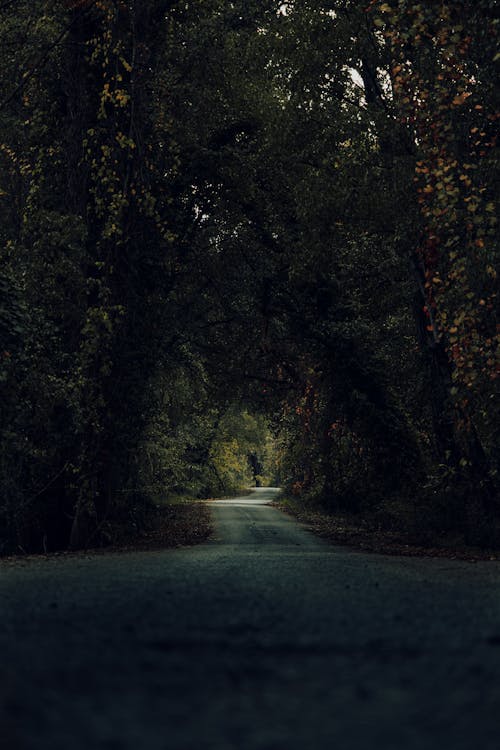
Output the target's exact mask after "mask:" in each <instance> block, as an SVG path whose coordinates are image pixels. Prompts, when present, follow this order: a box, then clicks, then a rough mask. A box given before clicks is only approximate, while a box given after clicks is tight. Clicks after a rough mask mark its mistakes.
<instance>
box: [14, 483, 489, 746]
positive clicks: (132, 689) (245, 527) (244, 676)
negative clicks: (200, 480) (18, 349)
mask: <svg viewBox="0 0 500 750" xmlns="http://www.w3.org/2000/svg"><path fill="white" fill-rule="evenodd" d="M276 493H277V490H272V489H261V490H257V491H256V492H254V493H252V494H251V495H249V496H248V497H244V498H235V499H233V500H221V501H216V502H213V503H211V504H210V507H211V509H212V513H213V516H214V526H215V533H214V536H213V538H212V539H211V540H210V541H209V542H207V543H205V544H203V545H200V546H197V547H191V548H182V549H176V550H164V551H145V552H137V551H136V552H129V553H126V554H109V555H106V554H101V555H95V556H93V555H80V556H72V557H67V558H65V557H54V558H44V559H40V560H36V559H33V558H32V559H30V560H27V561H25V562H24V563H19V564H16V565H4V564H2V563H1V562H0V615H1V616H0V659H1V662H0V663H1V670H2V675H1V680H0V726H1V727H2V729H1V731H0V747H1V748H2V750H63V749H64V750H299V749H300V750H327V749H328V750H331V749H332V748H335V747H337V748H339V750H365V749H366V750H371V749H372V748H373V750H375V748H377V750H378V749H379V748H380V749H381V750H401V749H402V748H405V750H434V749H435V750H438V749H439V750H443V749H446V748H453V750H476V748H481V750H498V747H499V746H500V745H499V742H500V741H499V737H500V563H497V562H479V563H476V564H470V563H466V562H459V561H450V560H446V559H433V558H430V559H429V558H424V559H418V558H401V557H384V556H382V555H375V554H365V553H360V552H355V551H352V550H350V549H348V548H344V547H338V546H334V545H329V544H327V543H326V542H324V541H323V540H321V539H319V538H316V537H315V536H313V535H312V534H311V533H310V532H308V531H306V530H305V529H304V528H303V527H301V526H300V525H299V524H298V523H297V522H296V521H295V520H294V519H292V518H290V517H289V516H287V515H285V514H283V513H282V512H280V511H279V510H277V509H276V508H272V507H269V505H267V503H268V502H270V501H271V500H272V499H273V498H274V497H275V496H276Z"/></svg>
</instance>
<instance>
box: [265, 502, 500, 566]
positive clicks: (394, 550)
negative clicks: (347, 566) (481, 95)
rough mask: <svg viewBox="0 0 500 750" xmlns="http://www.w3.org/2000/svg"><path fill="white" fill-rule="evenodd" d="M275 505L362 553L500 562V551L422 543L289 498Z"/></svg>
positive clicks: (454, 542) (449, 542) (453, 542)
mask: <svg viewBox="0 0 500 750" xmlns="http://www.w3.org/2000/svg"><path fill="white" fill-rule="evenodd" d="M273 504H274V505H275V506H276V507H278V508H280V509H281V510H282V511H284V512H285V513H288V514H289V515H291V516H293V517H294V518H296V519H297V521H299V522H300V523H302V524H304V525H305V526H306V527H307V528H308V529H309V530H310V531H312V532H313V533H314V534H317V535H318V536H320V537H322V538H323V539H327V540H329V541H330V542H332V543H335V544H341V545H345V546H348V547H353V548H354V549H357V550H359V551H360V552H361V551H362V552H376V553H378V554H383V555H403V556H406V557H443V558H448V559H451V560H466V561H468V562H476V561H478V560H500V551H499V550H488V549H481V548H479V547H470V546H467V545H466V544H464V543H463V542H462V541H461V540H459V539H452V538H451V537H443V538H439V539H433V541H432V543H429V544H421V543H418V542H417V541H416V540H415V538H414V537H413V536H412V534H411V533H410V532H406V531H399V530H398V531H393V530H387V529H380V528H376V527H375V526H374V525H370V522H369V521H367V520H366V519H362V518H357V517H355V516H344V515H329V514H327V513H325V512H321V511H319V510H316V509H315V510H312V509H308V508H304V507H302V506H301V505H300V504H299V503H298V502H296V501H294V500H290V499H288V498H286V499H281V500H279V501H276V502H275V503H273Z"/></svg>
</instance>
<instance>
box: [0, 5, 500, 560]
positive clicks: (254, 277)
mask: <svg viewBox="0 0 500 750" xmlns="http://www.w3.org/2000/svg"><path fill="white" fill-rule="evenodd" d="M498 63H499V54H498V13H497V12H496V10H495V3H494V2H491V1H488V0H478V1H477V2H474V3H464V2H460V1H459V0H448V1H446V2H443V3H415V2H409V1H408V0H390V2H380V1H379V0H375V1H374V2H368V0H364V2H359V1H358V0H349V1H348V2H340V1H338V2H337V0H329V2H321V1H320V0H310V1H308V2H293V0H291V1H290V2H285V3H284V2H274V1H271V0H260V1H259V2H250V3H248V2H242V1H241V0H235V1H234V2H231V3H228V2H221V0H209V1H208V2H204V3H186V2H182V3H180V2H175V1H174V2H171V0H169V1H168V2H163V0H160V1H159V2H158V1H156V0H155V2H153V1H152V0H141V2H139V1H138V0H132V1H131V2H127V3H125V2H121V0H66V1H65V2H61V1H60V0H57V2H56V0H50V1H49V2H46V1H45V0H43V2H42V0H29V2H28V0H18V2H16V3H3V4H2V5H1V7H0V554H1V553H4V554H5V553H9V552H13V551H16V550H24V551H27V552H29V551H35V552H36V551H44V550H48V551H50V550H61V549H67V548H71V549H79V548H82V547H83V548H84V547H86V546H88V545H89V543H92V544H103V545H104V544H109V543H110V540H111V539H112V538H114V535H116V529H123V528H129V529H132V530H133V529H135V528H139V527H140V526H141V524H142V523H146V521H145V519H147V518H148V516H149V514H150V513H151V512H152V509H154V508H156V507H157V506H158V505H161V504H162V503H164V502H165V501H166V500H167V501H168V500H170V501H171V502H173V501H175V499H176V498H179V497H185V496H188V497H193V498H202V497H210V496H215V495H224V494H230V493H232V492H235V491H237V490H238V489H239V488H241V487H242V486H245V485H248V484H259V483H260V484H277V483H278V482H279V483H280V484H282V485H283V486H284V488H285V492H286V493H287V495H288V496H290V497H293V498H294V500H295V501H296V502H297V503H299V504H300V505H301V507H303V508H306V509H314V508H320V509H322V512H327V513H330V514H337V515H339V514H340V515H342V514H349V515H351V516H355V517H357V518H359V519H373V518H376V519H378V521H377V523H379V524H380V527H381V528H388V529H390V528H395V529H410V530H411V529H413V532H412V533H415V534H417V536H418V535H420V536H419V538H424V537H425V536H426V535H427V537H428V538H430V539H432V538H434V537H435V536H439V535H444V536H446V535H452V536H453V535H458V537H460V539H461V540H463V541H464V542H466V543H469V544H473V545H482V546H485V547H488V548H489V547H492V546H495V545H497V546H498V545H499V544H500V534H499V531H498V528H499V518H500V504H499V492H498V490H499V452H498V445H499V442H500V441H499V438H500V435H499V425H500V414H499V409H498V382H499V379H498V375H499V360H498V343H499V333H498V330H499V329H498V326H499V321H498V278H497V272H498V267H499V249H498V239H497V237H498V227H497V216H496V205H495V197H496V196H495V185H496V184H497V181H498V146H497V141H496V138H497V128H498V119H499V117H500V114H499V101H498V89H497V88H496V86H495V80H496V75H495V72H496V70H497V68H498Z"/></svg>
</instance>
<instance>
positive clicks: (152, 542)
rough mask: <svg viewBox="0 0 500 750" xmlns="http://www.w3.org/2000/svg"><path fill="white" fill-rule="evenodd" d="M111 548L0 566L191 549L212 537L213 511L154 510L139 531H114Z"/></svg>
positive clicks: (199, 506)
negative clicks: (43, 560)
mask: <svg viewBox="0 0 500 750" xmlns="http://www.w3.org/2000/svg"><path fill="white" fill-rule="evenodd" d="M112 533H113V539H112V542H111V543H110V544H109V545H105V546H100V547H88V548H87V549H84V550H79V551H76V552H51V553H47V554H43V553H42V554H29V555H26V554H18V555H9V556H6V557H0V565H2V564H4V563H6V564H8V563H16V562H23V561H29V560H36V559H41V558H52V557H70V556H77V555H86V556H88V555H101V554H102V555H108V554H112V553H122V552H136V551H147V550H161V549H172V548H176V547H188V546H193V545H196V544H202V543H203V542H205V541H206V540H207V539H208V537H209V536H210V534H211V533H212V516H211V513H210V509H209V508H208V507H207V505H205V504H204V503H202V502H196V501H193V502H182V503H175V504H172V505H169V504H164V505H161V506H158V507H152V508H151V509H150V511H149V513H148V514H147V516H146V518H145V519H143V522H142V524H141V528H140V529H132V528H129V527H126V526H124V527H123V528H117V527H114V528H113V529H112Z"/></svg>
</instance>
